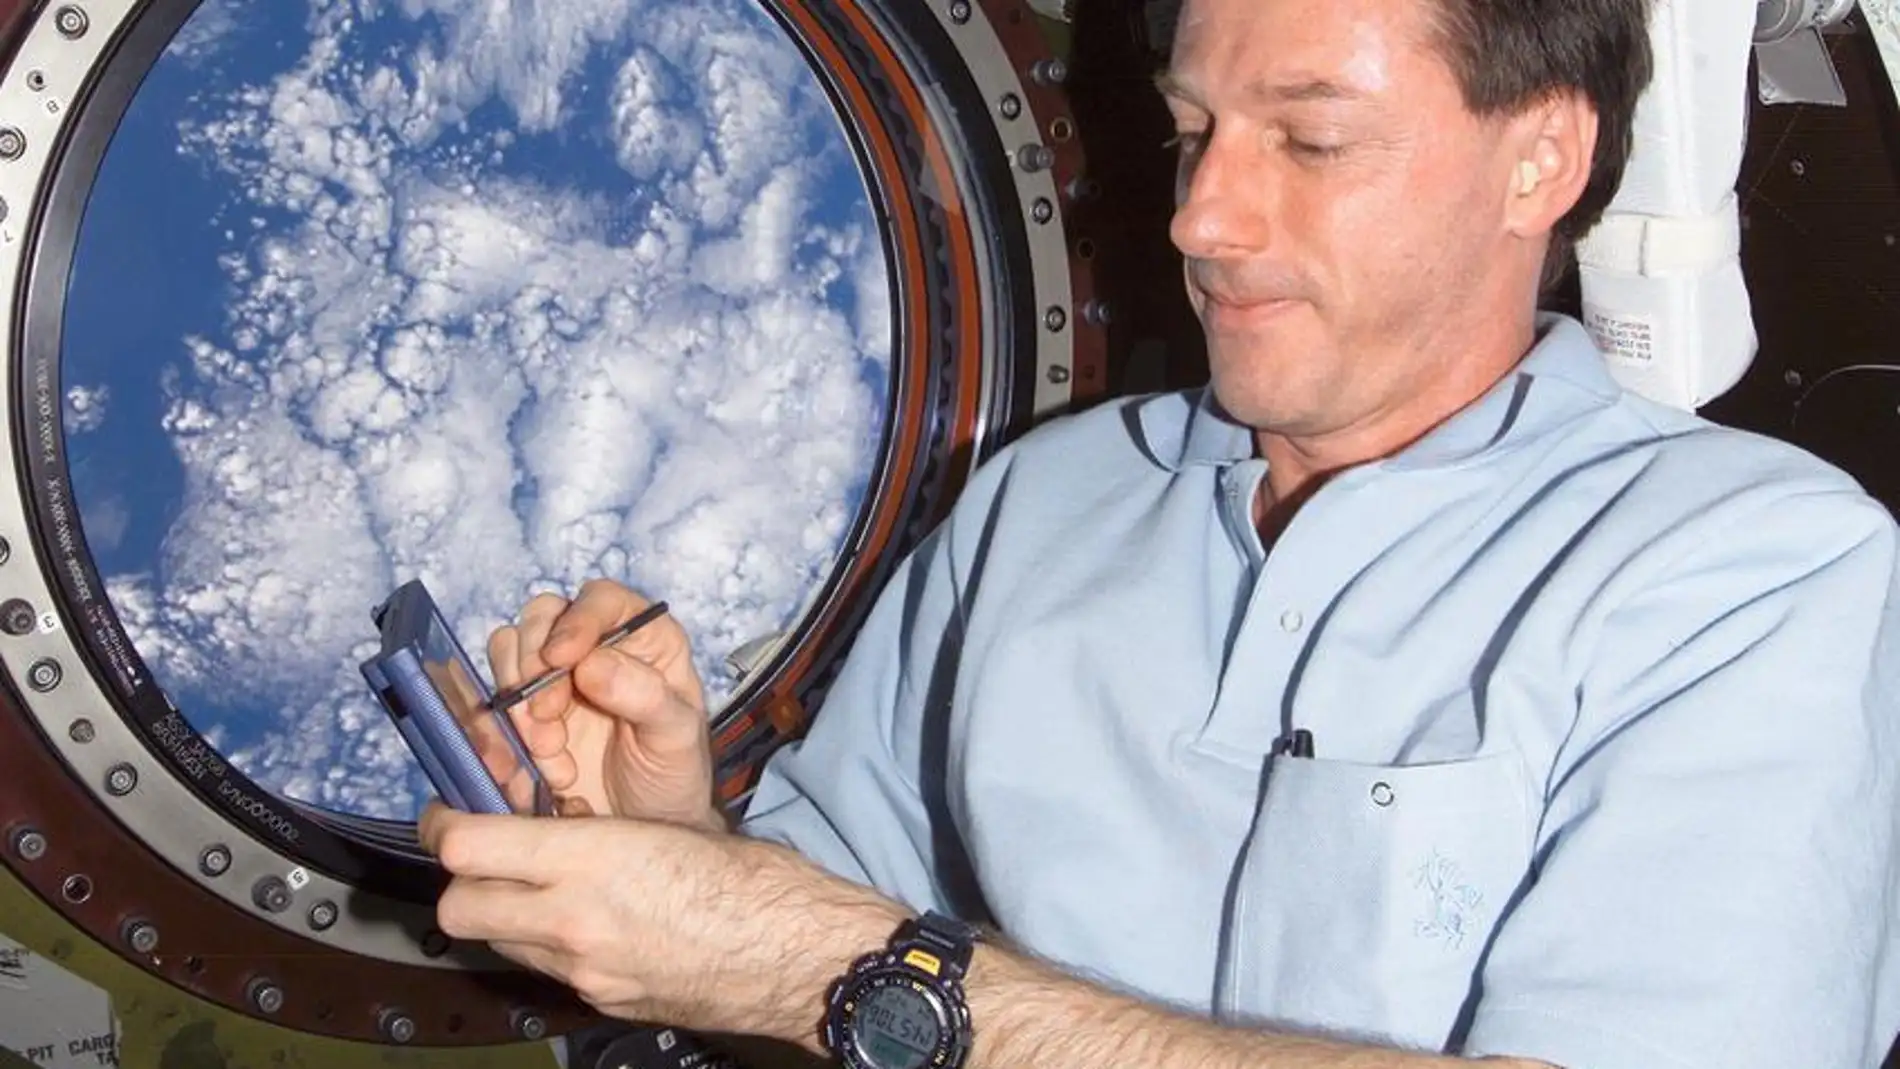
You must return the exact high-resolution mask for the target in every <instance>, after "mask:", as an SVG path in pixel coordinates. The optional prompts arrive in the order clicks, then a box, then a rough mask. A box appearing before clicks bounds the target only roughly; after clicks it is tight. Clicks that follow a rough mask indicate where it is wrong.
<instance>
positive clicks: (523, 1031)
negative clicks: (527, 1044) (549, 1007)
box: [509, 1010, 548, 1040]
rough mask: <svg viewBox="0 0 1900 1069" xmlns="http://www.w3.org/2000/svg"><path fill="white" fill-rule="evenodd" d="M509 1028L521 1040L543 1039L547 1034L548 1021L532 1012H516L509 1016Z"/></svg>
mask: <svg viewBox="0 0 1900 1069" xmlns="http://www.w3.org/2000/svg"><path fill="white" fill-rule="evenodd" d="M509 1026H510V1027H512V1028H513V1029H514V1030H515V1035H518V1036H520V1037H521V1038H522V1039H527V1040H536V1039H544V1038H546V1037H547V1034H548V1019H547V1018H545V1017H543V1016H541V1015H540V1014H538V1013H536V1012H534V1011H533V1010H516V1011H515V1012H514V1013H512V1014H509Z"/></svg>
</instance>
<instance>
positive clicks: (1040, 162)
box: [1016, 142, 1056, 171]
mask: <svg viewBox="0 0 1900 1069" xmlns="http://www.w3.org/2000/svg"><path fill="white" fill-rule="evenodd" d="M1016 165H1017V166H1018V167H1021V168H1022V169H1023V170H1025V171H1046V170H1048V169H1049V168H1051V167H1054V166H1055V165H1056V150H1055V149H1052V148H1050V147H1049V146H1048V145H1044V144H1041V143H1040V142H1038V143H1035V144H1029V145H1024V146H1023V147H1022V148H1019V149H1017V150H1016Z"/></svg>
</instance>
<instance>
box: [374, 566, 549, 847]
mask: <svg viewBox="0 0 1900 1069" xmlns="http://www.w3.org/2000/svg"><path fill="white" fill-rule="evenodd" d="M371 615H372V618H373V619H374V620H375V622H376V627H377V629H378V630H379V631H380V632H381V633H382V649H381V651H380V652H378V653H377V654H376V656H374V657H371V658H370V659H369V660H367V661H364V662H363V665H362V669H363V678H364V679H365V680H367V681H368V683H369V686H370V689H371V690H372V691H374V692H375V693H376V697H377V698H379V699H380V700H381V701H382V703H383V708H384V709H385V710H386V711H387V712H388V713H389V718H390V719H391V720H392V721H394V722H395V725H396V730H397V731H398V732H400V733H401V735H402V738H403V741H404V742H406V743H408V744H409V749H410V750H411V751H412V752H414V753H415V755H416V760H417V761H418V762H420V763H421V765H422V771H423V772H424V774H426V775H427V776H428V777H429V782H430V783H431V784H433V785H434V786H435V789H436V793H438V794H440V795H441V796H442V800H443V801H445V802H447V803H448V804H449V805H451V806H454V807H455V808H457V809H460V810H464V811H466V812H471V813H520V814H526V815H534V816H552V815H553V814H554V799H553V794H552V792H550V791H549V790H548V786H547V783H546V782H545V781H544V780H543V779H542V778H541V771H540V769H538V768H536V767H535V764H534V760H533V759H532V758H531V757H530V756H529V754H528V748H527V746H526V745H524V744H523V743H522V741H521V736H520V735H518V734H517V733H516V732H515V727H514V724H513V723H511V722H510V721H509V719H508V713H507V711H506V710H505V709H504V710H497V709H495V708H494V707H493V705H492V698H493V694H492V693H491V692H490V690H489V687H488V683H487V681H485V680H484V679H482V676H481V673H480V672H478V671H476V669H475V665H474V663H473V662H471V661H470V660H469V659H468V654H467V653H466V652H464V651H463V649H462V644H461V643H459V642H457V641H456V639H455V633H454V632H453V631H451V630H450V629H449V626H448V624H447V623H446V622H445V621H444V620H443V619H442V614H441V613H440V612H438V611H437V610H436V606H435V600H434V599H433V598H431V597H430V596H429V591H428V590H427V588H425V587H424V586H423V585H422V581H421V580H420V579H412V580H410V581H409V582H407V583H404V584H403V585H402V586H400V587H398V588H397V589H396V592H395V593H394V594H391V595H390V596H389V598H388V600H386V601H384V602H383V603H382V604H381V605H378V606H377V607H376V609H375V610H374V612H373V613H372V614H371Z"/></svg>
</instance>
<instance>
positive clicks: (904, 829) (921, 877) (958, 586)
mask: <svg viewBox="0 0 1900 1069" xmlns="http://www.w3.org/2000/svg"><path fill="white" fill-rule="evenodd" d="M1003 463H1004V461H1003V458H1000V457H999V458H998V459H997V460H994V461H992V462H991V464H990V465H989V466H988V468H986V469H985V470H982V471H979V472H978V473H977V476H976V478H975V479H973V480H972V482H971V484H970V485H969V486H968V487H967V488H966V489H965V491H964V493H963V494H962V495H961V496H960V498H959V500H958V504H957V507H956V510H955V513H953V515H952V516H951V518H950V519H949V520H948V521H946V522H945V523H944V524H943V525H942V526H940V527H939V528H938V529H937V530H935V531H934V532H932V533H931V534H930V535H929V536H928V537H927V538H926V539H924V541H923V542H921V543H920V544H919V545H918V547H917V548H916V550H915V551H913V552H912V553H911V554H910V555H909V556H908V557H907V558H905V560H904V561H903V562H902V563H901V564H900V565H899V567H898V568H897V569H896V571H895V573H894V574H893V576H892V578H891V580H890V581H889V583H888V584H887V585H886V586H885V588H884V590H883V591H882V593H880V595H879V596H878V599H877V601H876V603H875V605H874V606H873V608H872V610H871V613H870V615H869V617H868V618H867V620H866V622H865V624H864V626H863V628H862V629H861V630H860V631H859V633H858V636H857V638H856V640H855V641H854V643H853V645H852V648H851V651H850V653H849V654H848V655H847V656H846V658H845V663H844V666H843V667H842V668H841V669H840V671H839V673H838V676H837V678H836V680H835V681H834V682H833V684H832V686H831V688H830V690H829V692H828V693H827V694H826V696H825V699H824V703H823V706H822V708H821V709H820V710H819V712H818V714H817V715H816V716H815V717H814V718H813V722H812V726H811V729H810V731H809V732H808V733H807V734H806V736H805V737H804V739H802V740H801V741H799V742H796V743H792V744H789V745H787V746H786V747H784V748H782V749H781V750H780V751H779V752H778V753H777V754H775V755H774V756H773V757H772V759H771V760H770V761H768V762H767V765H766V768H765V770H764V772H763V774H762V775H761V777H760V780H759V784H758V786H757V788H756V789H755V791H754V793H753V797H752V801H751V803H750V805H749V807H748V809H747V812H746V818H745V821H744V823H743V824H742V825H741V827H740V830H741V832H742V833H744V834H747V835H751V836H753V837H755V838H760V839H767V840H771V841H774V842H778V843H781V844H783V845H786V846H789V847H791V848H792V849H794V850H797V851H798V852H800V853H802V854H804V855H805V856H806V857H808V858H810V859H811V860H813V861H815V862H817V863H818V864H820V865H823V866H824V867H825V868H826V869H828V870H830V871H831V872H833V873H835V874H837V875H838V876H841V877H843V878H845V879H849V880H853V881H855V882H858V883H860V884H864V885H866V886H871V887H875V888H877V889H878V890H880V891H882V892H884V893H885V894H888V895H890V896H891V897H893V898H896V899H898V900H900V901H902V902H904V903H905V904H907V905H909V906H910V907H912V908H913V909H917V910H920V911H921V910H925V909H936V910H941V911H945V912H951V913H954V914H956V915H958V916H962V917H964V918H966V919H970V920H980V919H982V918H983V917H984V915H985V910H984V908H983V906H982V902H981V895H980V893H979V892H978V891H977V890H976V881H975V878H974V876H973V875H972V873H971V869H970V863H969V860H968V856H967V854H966V852H965V850H964V848H963V846H962V840H961V837H960V836H959V834H958V832H957V830H956V827H955V822H954V820H953V819H952V817H951V815H950V813H949V811H948V803H947V801H946V798H945V791H944V782H943V777H944V769H945V754H944V748H945V746H946V744H947V739H948V730H949V728H948V719H949V715H950V707H951V695H952V692H953V690H954V686H955V675H956V662H957V658H958V654H959V653H960V650H961V637H962V619H963V614H964V604H963V591H964V590H965V589H966V583H965V582H964V581H963V579H961V578H960V576H963V575H967V574H968V569H969V568H971V567H973V565H971V564H970V560H971V559H972V558H973V557H975V556H978V554H976V553H974V552H959V547H962V546H968V547H971V549H972V551H974V550H978V549H980V547H981V543H982V539H981V537H980V536H981V534H982V533H983V532H984V531H985V530H986V529H987V525H986V524H984V523H983V522H982V519H981V514H982V513H983V512H984V510H986V509H987V508H988V507H989V502H990V498H991V494H990V492H989V491H990V489H991V488H992V487H993V485H994V476H995V474H996V469H998V468H999V467H1000V466H1001V465H1002V464H1003ZM967 528H975V531H974V533H975V534H976V535H977V537H970V538H966V537H963V532H964V531H965V530H966V529H967ZM960 557H961V558H962V560H961V562H960V561H959V558H960Z"/></svg>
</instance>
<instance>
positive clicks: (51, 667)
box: [26, 657, 66, 694]
mask: <svg viewBox="0 0 1900 1069" xmlns="http://www.w3.org/2000/svg"><path fill="white" fill-rule="evenodd" d="M64 678H66V673H65V672H64V671H62V670H61V669H60V667H59V662H58V661H55V660H53V659H52V658H51V657H44V658H41V659H40V660H37V661H34V662H33V665H32V667H30V668H28V669H27V670H26V683H27V686H30V687H32V688H33V689H34V690H37V691H39V692H40V693H41V694H44V693H46V692H47V691H49V690H52V689H53V688H54V687H57V686H59V681H60V680H62V679H64Z"/></svg>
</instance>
